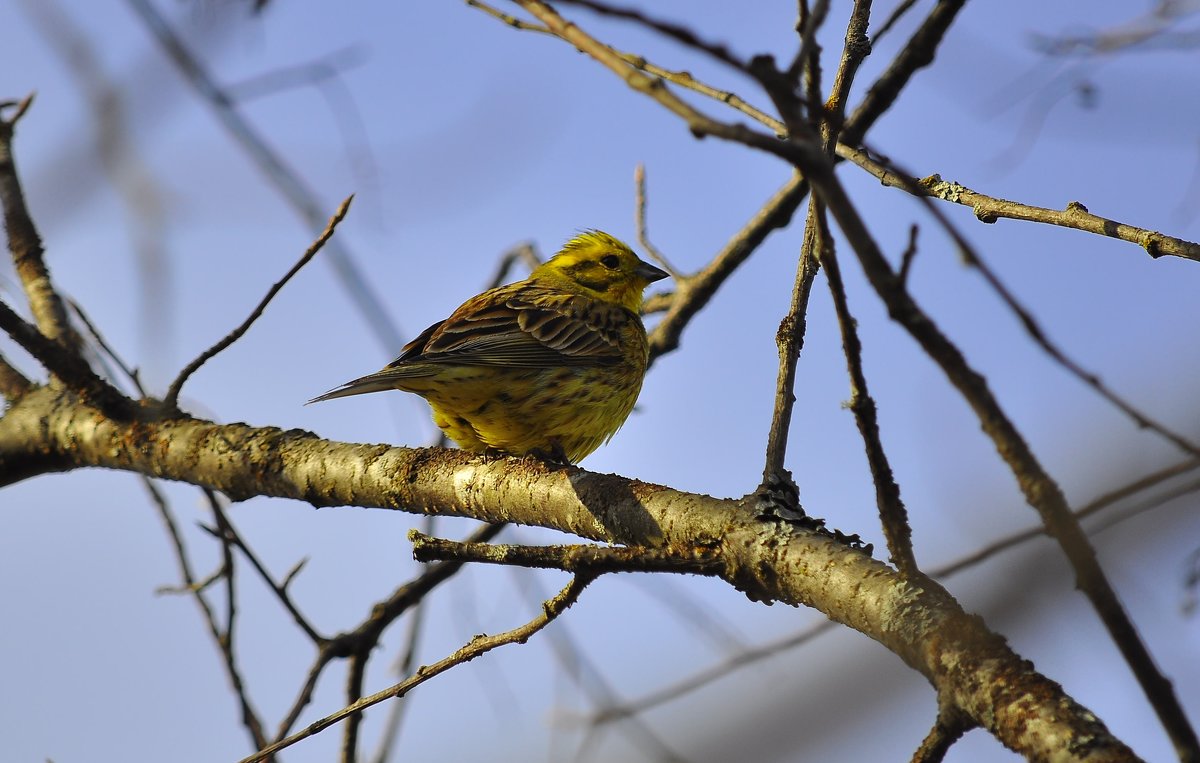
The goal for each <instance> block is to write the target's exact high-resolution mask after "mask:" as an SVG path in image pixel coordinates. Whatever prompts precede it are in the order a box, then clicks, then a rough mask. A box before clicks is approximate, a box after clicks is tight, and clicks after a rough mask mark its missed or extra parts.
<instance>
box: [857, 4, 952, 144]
mask: <svg viewBox="0 0 1200 763" xmlns="http://www.w3.org/2000/svg"><path fill="white" fill-rule="evenodd" d="M964 3H965V0H938V2H937V3H936V4H935V5H934V6H933V9H932V10H931V11H930V12H929V15H928V16H926V17H925V20H924V21H923V22H921V26H920V27H918V28H917V30H916V31H915V32H913V34H912V36H911V37H910V38H909V39H908V42H906V43H905V44H904V47H903V48H902V49H901V50H900V52H899V53H897V54H896V57H895V58H893V59H892V62H891V64H890V65H889V66H888V68H887V69H886V70H884V72H883V74H881V75H880V76H879V78H878V79H877V80H875V82H874V84H872V85H871V87H870V88H869V89H868V90H867V94H866V95H865V96H864V97H863V99H862V102H861V103H860V104H859V105H858V108H857V109H855V110H854V114H852V115H851V117H850V118H849V119H848V120H846V127H845V129H844V130H843V131H842V140H843V141H845V142H846V143H848V144H850V145H852V146H856V145H858V144H859V143H860V142H861V141H862V139H863V137H865V136H866V134H867V131H868V130H870V129H871V127H872V126H873V125H874V124H875V122H876V121H878V119H879V118H880V117H881V116H883V115H884V113H885V112H886V111H887V110H888V109H890V108H891V107H892V104H894V103H895V102H896V98H898V97H899V95H900V91H901V90H903V89H904V87H905V85H907V84H908V83H909V81H910V80H911V79H912V77H913V75H914V74H916V73H917V71H919V70H920V69H923V68H925V67H926V66H929V65H930V64H931V63H933V58H934V56H935V55H936V53H937V49H938V47H939V46H940V45H941V42H942V38H943V37H944V36H945V34H946V30H947V29H949V28H950V24H951V23H953V21H954V18H955V17H956V16H957V15H958V12H959V11H960V10H962V7H963V4H964Z"/></svg>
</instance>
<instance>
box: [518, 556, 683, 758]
mask: <svg viewBox="0 0 1200 763" xmlns="http://www.w3.org/2000/svg"><path fill="white" fill-rule="evenodd" d="M521 581H522V582H524V583H525V585H522V586H520V589H521V591H522V593H524V594H525V597H526V599H530V598H532V599H534V601H532V602H531V604H532V605H534V606H535V607H536V606H538V605H540V604H541V602H542V601H544V600H545V599H546V594H545V592H544V591H542V590H541V586H539V585H538V579H537V577H536V576H533V575H524V576H522V578H521ZM546 639H547V640H548V641H549V645H550V650H551V653H552V654H553V655H554V659H555V660H557V661H558V664H559V667H560V669H561V670H562V672H563V673H564V674H565V675H567V676H568V677H569V678H570V680H571V681H572V682H573V683H574V684H575V685H576V686H577V687H578V688H579V690H580V691H581V692H582V693H583V694H584V695H586V697H587V698H588V699H589V700H590V701H591V702H592V703H593V705H595V706H597V707H606V706H611V705H615V704H618V703H619V701H620V700H619V696H618V694H617V690H616V689H615V688H614V687H613V685H612V683H611V682H610V681H609V680H608V679H607V678H606V677H605V671H604V669H602V668H600V667H599V666H597V665H596V663H595V662H594V661H593V660H592V659H591V657H590V656H589V654H588V653H587V651H586V650H584V649H581V648H580V646H579V643H578V641H577V640H576V639H574V638H572V635H571V631H570V626H569V625H568V624H567V623H566V622H563V623H560V624H559V625H558V626H557V627H554V628H551V629H550V630H548V631H546ZM624 720H626V721H627V722H626V723H624V724H622V726H623V730H624V732H625V736H626V738H627V739H628V740H629V741H630V743H632V744H633V745H635V746H637V747H639V748H640V749H641V751H642V758H641V759H643V760H654V761H661V763H684V759H683V758H681V757H680V756H679V754H678V753H676V752H675V751H674V750H672V749H671V747H670V745H668V744H667V743H666V742H665V741H664V740H663V739H662V737H661V735H659V734H658V733H657V732H656V731H655V730H654V728H653V727H652V726H651V725H650V724H649V723H648V722H646V721H645V720H644V719H642V718H637V717H632V716H631V717H629V718H626V719H624ZM593 738H594V737H592V736H591V735H588V734H585V735H584V737H583V739H582V740H581V742H580V746H579V750H578V752H577V753H576V755H575V760H577V761H578V760H584V759H585V757H586V756H585V751H586V749H587V747H588V744H589V743H590V742H592V741H593ZM552 759H553V758H552Z"/></svg>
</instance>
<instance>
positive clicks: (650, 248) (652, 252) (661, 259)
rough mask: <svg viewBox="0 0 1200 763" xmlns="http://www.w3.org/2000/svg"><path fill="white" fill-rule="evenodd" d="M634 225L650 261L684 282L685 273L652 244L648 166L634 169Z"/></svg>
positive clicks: (639, 166)
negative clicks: (647, 217) (648, 220)
mask: <svg viewBox="0 0 1200 763" xmlns="http://www.w3.org/2000/svg"><path fill="white" fill-rule="evenodd" d="M633 223H634V227H635V228H636V229H637V237H638V243H640V244H641V245H642V249H644V250H646V254H648V255H649V256H650V259H652V260H654V261H655V262H657V263H658V264H659V265H662V267H663V270H665V271H667V272H668V273H670V274H671V278H673V279H674V280H675V282H676V283H678V282H679V281H681V280H683V279H684V277H685V276H684V275H683V273H681V272H679V270H677V269H676V268H675V266H674V265H672V264H671V263H670V261H669V260H667V258H666V256H665V255H663V253H662V252H661V251H659V248H658V247H657V246H655V245H654V244H652V243H650V232H649V229H648V228H649V226H648V224H647V222H646V165H644V164H640V163H639V164H638V166H637V167H634V169H633Z"/></svg>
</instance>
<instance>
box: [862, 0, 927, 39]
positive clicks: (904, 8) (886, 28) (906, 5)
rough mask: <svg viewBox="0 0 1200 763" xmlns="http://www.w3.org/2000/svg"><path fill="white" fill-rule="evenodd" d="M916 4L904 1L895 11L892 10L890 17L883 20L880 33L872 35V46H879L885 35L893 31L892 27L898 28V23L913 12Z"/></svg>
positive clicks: (908, 0) (910, 0) (915, 0)
mask: <svg viewBox="0 0 1200 763" xmlns="http://www.w3.org/2000/svg"><path fill="white" fill-rule="evenodd" d="M916 4H917V0H904V1H903V2H902V3H900V4H899V5H897V6H896V7H895V9H893V10H892V12H891V14H889V15H888V17H887V18H886V19H884V20H883V23H882V24H880V25H879V29H878V31H876V32H875V34H874V35H872V37H871V44H872V45H875V44H878V42H879V40H880V39H882V38H883V36H884V35H886V34H887V33H888V32H890V31H892V27H894V26H896V22H898V21H899V20H900V19H901V18H902V17H903V16H904V14H906V13H908V12H909V11H910V10H912V7H913V6H914V5H916Z"/></svg>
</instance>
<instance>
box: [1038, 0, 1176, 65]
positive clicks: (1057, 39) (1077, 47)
mask: <svg viewBox="0 0 1200 763" xmlns="http://www.w3.org/2000/svg"><path fill="white" fill-rule="evenodd" d="M1197 12H1200V3H1198V2H1196V0H1158V2H1157V3H1155V4H1154V6H1153V7H1152V8H1151V9H1150V10H1148V11H1146V12H1145V13H1144V14H1142V15H1141V16H1138V17H1136V18H1134V19H1131V20H1130V21H1127V22H1126V23H1124V24H1121V25H1118V26H1114V27H1111V28H1109V29H1102V30H1099V31H1097V32H1093V33H1090V34H1080V35H1061V36H1055V35H1048V34H1034V35H1033V44H1034V47H1035V48H1037V49H1039V50H1041V52H1042V53H1045V54H1046V55H1049V56H1069V55H1075V56H1096V55H1109V54H1113V53H1119V52H1122V51H1127V50H1137V49H1154V50H1159V49H1163V48H1183V49H1192V48H1195V47H1197V46H1198V45H1200V29H1188V30H1184V31H1179V32H1172V31H1171V27H1172V26H1174V25H1175V24H1177V23H1179V22H1180V21H1182V20H1183V19H1185V18H1187V17H1189V16H1192V15H1195V14H1196V13H1197Z"/></svg>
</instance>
